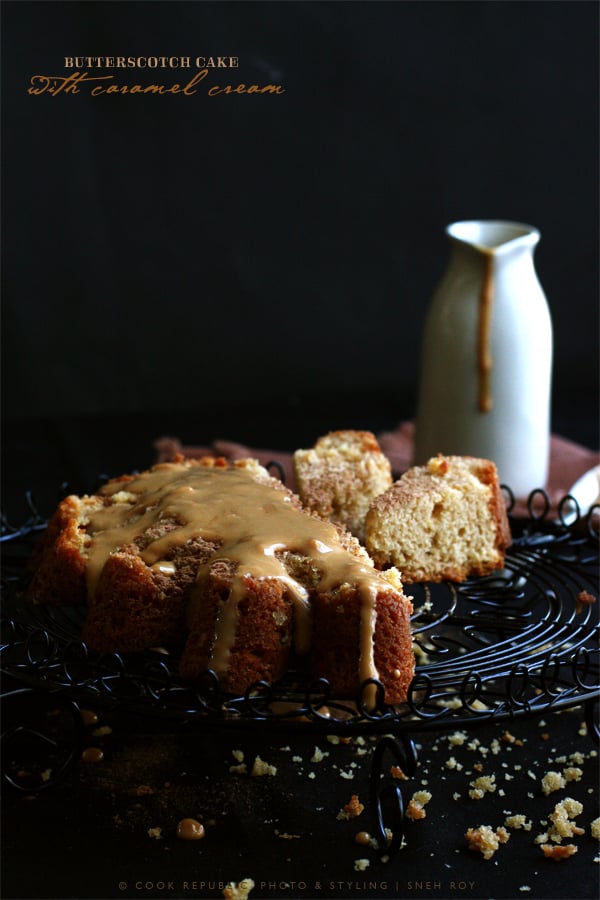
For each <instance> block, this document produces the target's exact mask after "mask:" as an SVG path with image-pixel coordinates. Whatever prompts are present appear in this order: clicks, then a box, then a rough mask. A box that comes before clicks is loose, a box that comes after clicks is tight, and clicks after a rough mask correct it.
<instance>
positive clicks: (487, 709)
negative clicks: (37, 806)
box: [0, 491, 600, 737]
mask: <svg viewBox="0 0 600 900" xmlns="http://www.w3.org/2000/svg"><path fill="white" fill-rule="evenodd" d="M512 502H513V501H512V498H511V497H510V494H509V511H510V508H511V504H512ZM28 504H29V508H30V511H31V516H30V518H29V519H28V520H27V522H25V523H24V524H23V525H22V526H20V527H11V526H9V525H8V523H6V522H5V521H3V523H2V545H3V550H4V568H3V572H4V574H3V580H2V633H1V640H0V666H1V669H2V671H3V672H4V673H5V674H8V675H10V676H11V677H13V678H16V679H17V680H18V681H19V683H22V684H24V685H27V686H30V687H36V688H43V689H46V690H48V691H51V692H53V694H55V695H56V694H60V695H62V696H65V697H68V698H70V699H72V700H74V701H76V702H78V703H83V702H85V703H87V704H95V705H96V706H98V707H105V708H119V709H125V710H132V711H134V712H136V713H142V714H147V715H152V716H158V717H161V718H162V719H164V720H166V721H171V722H173V723H178V724H185V725H190V724H203V725H205V726H211V725H213V726H221V727H237V728H254V729H258V728H262V727H267V728H269V729H277V728H284V729H290V728H291V729H294V728H302V729H307V728H312V729H314V730H315V731H317V732H319V731H320V732H324V733H325V732H326V733H336V732H337V733H345V734H352V733H363V732H365V731H372V732H374V733H388V732H389V733H392V734H398V735H399V734H402V733H406V734H410V733H414V732H420V731H428V730H433V729H447V728H455V727H464V726H466V725H473V724H477V723H482V722H487V721H490V720H498V719H509V718H512V717H514V716H516V715H522V714H541V713H546V712H548V711H552V710H558V709H562V708H565V707H568V706H574V705H578V704H585V705H586V709H587V710H588V717H589V720H590V722H589V724H590V725H591V727H592V730H593V733H594V734H595V736H596V737H597V735H598V727H597V724H595V721H594V707H595V705H597V702H598V697H599V696H600V678H599V671H600V665H599V652H600V651H599V647H598V632H599V623H598V606H599V604H597V603H596V602H594V601H595V600H596V597H597V594H598V543H599V536H598V530H597V526H598V508H597V507H596V508H593V509H592V510H591V511H590V512H589V513H588V514H587V515H586V516H582V515H581V514H580V511H579V508H578V507H577V504H576V502H575V501H574V500H573V499H572V498H570V497H567V498H565V500H563V502H562V503H561V505H560V506H559V513H558V518H557V519H551V518H550V517H549V515H548V512H549V502H548V498H547V497H546V495H545V494H544V493H543V492H542V491H537V492H533V494H532V495H531V496H530V499H529V517H528V518H527V519H511V528H512V533H513V544H512V547H511V548H510V549H509V551H508V554H507V557H506V561H505V567H504V568H503V569H502V570H501V571H498V572H496V573H494V574H493V575H490V576H487V577H485V578H478V579H473V580H470V581H467V582H465V583H464V584H460V585H459V584H451V583H443V584H437V585H430V584H425V585H408V586H407V588H406V590H407V593H409V594H410V595H411V596H412V598H413V604H414V609H415V612H414V615H413V620H412V626H413V635H414V639H415V652H416V655H417V668H416V674H415V678H414V680H413V682H412V684H411V687H410V690H409V694H408V698H407V701H406V703H405V704H402V705H401V706H390V705H388V704H386V702H385V691H384V688H383V686H382V685H381V684H380V683H379V682H377V681H375V682H374V683H375V687H376V692H375V694H376V702H375V705H374V706H373V704H372V702H367V687H369V688H370V685H371V681H369V682H365V683H364V684H363V685H362V686H361V689H360V691H359V692H358V695H357V697H356V698H354V699H353V700H352V701H348V700H344V701H341V700H339V699H337V698H335V697H333V696H332V695H331V691H330V687H329V683H328V682H327V680H326V679H319V680H318V681H316V682H309V681H307V680H305V679H304V678H303V677H302V676H301V675H299V674H295V673H289V675H287V676H286V677H285V678H284V679H282V681H280V682H278V683H276V684H272V685H271V684H266V683H263V682H259V683H257V684H254V685H252V686H251V687H250V688H249V689H248V690H247V691H246V692H245V693H244V694H243V695H240V696H228V695H225V694H224V693H223V691H222V690H221V688H220V685H219V680H218V678H217V676H216V675H215V673H214V672H212V671H207V672H206V673H204V674H203V675H202V676H201V677H200V678H199V679H197V680H196V682H195V683H194V684H192V685H190V684H185V683H183V682H182V681H181V680H180V679H179V676H178V674H177V663H178V660H177V658H176V656H175V655H165V654H163V653H159V652H156V651H148V652H145V653H137V654H131V655H128V656H125V655H122V654H118V653H113V654H104V655H97V654H93V653H92V652H91V651H89V650H88V648H87V646H86V645H85V644H84V643H83V642H82V640H81V637H80V635H81V626H82V623H83V617H84V610H83V609H82V608H80V607H45V606H33V605H31V604H29V603H26V602H25V601H24V600H23V599H22V589H23V587H24V584H25V580H26V574H25V571H26V560H27V556H28V554H29V552H30V550H31V547H32V544H33V541H34V539H35V536H36V534H37V532H38V531H40V530H41V529H43V527H44V526H45V520H44V518H43V517H42V516H41V515H40V514H39V513H38V512H37V510H36V509H35V504H34V503H33V501H32V500H31V498H28ZM370 690H372V689H371V688H370ZM368 696H369V697H371V696H372V694H371V693H369V695H368Z"/></svg>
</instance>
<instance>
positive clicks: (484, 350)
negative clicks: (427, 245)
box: [477, 253, 494, 413]
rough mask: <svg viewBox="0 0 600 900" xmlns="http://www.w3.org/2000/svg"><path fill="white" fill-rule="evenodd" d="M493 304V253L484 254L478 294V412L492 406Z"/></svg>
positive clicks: (488, 409) (485, 411) (488, 410)
mask: <svg viewBox="0 0 600 900" xmlns="http://www.w3.org/2000/svg"><path fill="white" fill-rule="evenodd" d="M493 306H494V255H493V253H486V254H485V256H484V270H483V282H482V285H481V293H480V295H479V322H478V340H477V365H478V368H479V398H478V408H479V412H483V413H487V412H490V410H491V409H492V408H493V406H494V401H493V399H492V391H491V384H490V382H491V373H492V364H493V360H492V349H491V343H492V311H493Z"/></svg>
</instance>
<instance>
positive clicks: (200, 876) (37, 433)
mask: <svg viewBox="0 0 600 900" xmlns="http://www.w3.org/2000/svg"><path fill="white" fill-rule="evenodd" d="M399 418H402V411H400V415H399ZM295 420H296V432H295V433H294V432H293V429H292V427H291V425H290V427H289V432H288V433H287V434H286V435H285V438H282V440H281V441H280V442H279V443H276V441H275V438H276V435H277V433H278V431H277V422H275V421H273V420H272V418H271V417H270V415H268V414H267V413H266V412H265V413H264V414H262V415H261V414H260V413H256V414H255V415H254V416H253V417H252V421H251V423H249V422H248V421H247V420H245V422H244V425H243V427H242V428H240V430H239V431H238V432H233V431H232V429H231V428H229V429H228V431H227V432H226V431H225V419H223V420H219V417H218V416H215V417H214V419H213V420H212V421H207V420H206V419H203V421H202V425H201V427H200V425H199V424H198V423H197V422H195V421H193V419H191V418H190V417H185V418H183V417H180V418H178V417H173V416H172V417H137V418H131V417H129V418H128V419H127V420H123V419H121V418H119V419H118V420H117V419H116V418H115V419H111V418H104V419H102V420H98V419H86V418H85V417H83V418H77V419H75V418H73V419H69V420H61V421H60V422H52V421H38V422H25V421H24V422H20V423H14V422H13V423H6V424H5V426H4V434H3V442H4V456H3V506H4V510H5V512H6V514H7V516H8V518H9V519H11V520H12V521H14V522H15V523H17V522H18V521H19V520H20V519H22V518H23V517H24V516H26V515H27V514H28V509H29V507H28V501H27V500H26V492H27V491H31V493H32V495H33V496H34V498H35V502H36V504H38V506H39V508H40V511H41V512H42V513H43V514H45V513H47V512H49V511H50V510H51V508H52V506H53V505H54V503H55V502H56V499H57V497H58V495H59V493H60V492H61V490H62V489H61V484H62V483H63V482H68V483H69V485H70V486H72V487H73V488H74V489H76V490H80V489H86V487H89V485H90V483H91V482H93V481H94V480H95V479H96V477H97V476H99V475H102V474H109V475H113V474H119V473H120V472H123V471H129V470H132V469H135V468H142V467H144V466H146V465H148V464H149V463H151V462H152V461H153V458H154V448H153V440H154V439H155V438H156V437H159V436H161V435H164V434H175V435H177V436H179V437H181V438H182V439H183V441H184V442H187V443H204V442H207V441H210V440H211V439H212V438H214V437H226V438H231V439H239V440H241V441H242V442H245V443H249V444H251V445H254V446H274V447H280V448H281V449H293V447H294V446H302V445H308V443H309V441H312V440H314V438H315V437H316V436H317V435H318V434H319V433H322V432H323V431H324V430H327V429H328V426H327V425H325V423H324V422H321V421H320V420H319V419H318V418H315V417H313V419H311V418H310V416H309V414H308V412H307V411H306V410H304V409H298V410H297V415H296V416H295ZM229 421H231V420H229ZM395 421H396V419H395V418H390V417H387V418H386V417H385V416H380V417H374V418H373V419H372V420H370V421H365V420H364V419H362V420H361V421H350V420H349V419H348V420H346V421H345V422H344V423H343V424H345V425H347V426H348V427H370V428H373V429H375V430H378V429H380V428H389V427H393V425H394V424H395ZM279 433H280V434H281V432H279ZM567 436H568V435H567ZM573 437H574V438H575V439H577V435H576V434H575V435H573ZM19 687H20V684H19V683H15V682H13V681H12V679H10V678H6V677H5V678H4V680H3V693H4V702H3V730H4V731H6V730H7V729H8V728H10V727H12V726H14V725H15V724H17V725H18V724H19V722H24V721H27V720H28V718H29V717H30V716H42V717H47V716H48V715H49V714H50V715H51V714H52V713H53V709H52V707H53V705H56V703H57V702H58V700H57V698H56V697H54V696H53V695H51V694H50V695H49V694H48V693H45V692H43V691H42V692H40V691H38V690H34V691H29V690H27V691H24V692H19V693H16V694H15V693H11V691H13V690H14V689H18V688H19ZM99 716H100V720H99V722H98V724H97V725H96V726H86V727H85V729H84V733H83V739H84V742H85V743H86V744H90V745H94V746H98V747H100V748H101V749H102V750H103V753H104V758H103V760H102V761H101V762H99V763H96V764H94V763H86V762H84V761H83V760H81V761H79V760H78V761H77V763H76V765H75V766H74V767H73V768H72V769H70V770H69V771H68V773H67V775H66V776H65V778H64V779H63V780H62V781H60V782H59V783H57V784H56V785H54V786H52V787H50V788H48V789H47V790H45V791H41V792H39V793H36V794H32V793H28V792H27V791H15V790H13V789H12V788H10V787H9V786H7V785H6V784H3V789H2V790H3V794H2V801H3V802H2V824H3V828H2V896H3V898H5V900H10V898H21V900H26V898H81V900H83V898H111V900H112V898H117V897H123V898H132V897H142V898H157V897H176V898H184V897H185V898H187V897H202V898H204V897H217V898H219V897H222V896H223V887H224V885H225V884H226V883H228V882H232V881H233V882H239V881H240V880H241V879H243V878H251V879H252V880H253V881H254V884H255V887H254V888H253V890H252V892H251V894H250V897H251V898H252V900H253V898H277V900H278V898H306V900H309V898H311V900H312V898H319V897H330V898H337V900H342V898H344V900H345V898H348V900H350V898H356V900H358V898H363V897H364V898H395V897H398V898H399V897H403V898H404V897H413V896H418V897H430V896H435V897H441V898H455V897H463V896H467V897H471V898H496V900H501V898H520V897H532V898H536V900H546V898H547V900H550V898H573V900H584V898H586V900H587V898H592V897H594V898H595V897H597V896H598V890H599V872H600V866H599V864H598V859H599V857H600V847H599V845H598V841H597V840H595V839H594V838H593V837H592V834H591V828H590V825H591V822H592V821H593V820H594V819H596V818H597V817H598V815H599V809H598V786H599V768H598V758H597V746H596V744H595V742H594V741H593V739H592V736H591V735H590V734H589V733H587V728H586V725H585V710H584V708H583V706H577V707H575V708H572V709H568V710H566V709H565V710H563V711H561V712H551V713H548V714H544V715H543V716H542V717H539V716H537V717H535V716H531V717H530V716H521V715H519V716H515V717H514V719H512V720H511V721H509V722H506V721H502V722H496V723H494V722H488V723H487V724H480V725H476V726H475V725H474V726H473V727H472V728H469V730H468V733H467V735H466V740H465V741H464V743H462V744H458V743H455V742H454V739H452V738H451V735H452V732H447V731H442V730H440V731H431V732H423V733H418V732H415V733H414V734H412V738H413V740H414V741H415V743H416V746H417V751H418V767H417V770H416V773H415V774H414V775H413V776H412V777H411V778H410V779H409V780H408V781H402V782H399V784H400V787H401V790H402V793H403V795H404V796H405V797H406V798H409V797H410V796H411V795H412V794H413V793H414V792H415V791H420V790H425V791H429V792H430V793H431V799H430V801H429V802H428V803H427V805H426V807H425V812H426V817H425V818H423V819H420V820H415V821H409V822H408V823H407V825H406V835H405V841H406V843H405V846H404V847H403V848H402V849H401V850H399V851H398V852H397V853H396V854H395V855H394V856H393V857H392V858H391V859H389V860H385V859H382V858H381V855H380V854H379V853H377V852H375V851H374V850H372V849H371V848H369V847H365V846H361V845H359V844H357V843H356V842H355V840H354V838H355V835H356V834H357V832H359V831H367V832H370V833H372V832H373V830H374V824H375V823H374V816H375V810H374V808H373V804H372V803H370V800H369V790H368V788H369V773H370V766H371V761H372V757H373V752H374V748H375V747H376V745H377V743H378V741H379V740H380V737H379V736H375V735H371V734H366V735H364V736H361V735H359V736H354V737H352V738H351V739H350V740H349V741H348V742H342V743H340V742H338V741H337V740H334V739H331V737H328V736H327V735H326V734H321V733H319V734H315V733H313V732H312V731H311V730H310V729H309V730H307V732H306V733H302V732H298V730H295V731H293V732H292V733H291V734H286V733H281V734H280V733H276V734H275V733H272V732H269V731H268V730H266V729H259V730H246V731H239V732H238V731H234V730H233V729H227V728H223V727H221V728H210V729H209V728H207V727H205V726H193V727H187V726H181V725H179V724H177V725H172V724H169V725H167V724H166V723H165V722H163V721H155V720H154V719H150V718H146V717H144V716H132V715H127V716H123V715H121V714H120V713H119V712H118V711H116V712H115V711H112V712H106V711H100V713H99ZM98 727H100V728H101V731H100V732H97V730H96V729H97V728H98ZM242 753H243V761H244V762H245V763H246V764H247V767H248V769H250V768H251V765H252V763H253V761H254V760H255V759H256V757H260V758H261V759H262V760H264V761H265V762H266V763H268V764H269V765H270V766H273V767H274V769H276V773H275V774H265V775H263V776H260V777H259V776H254V777H253V776H251V775H249V774H240V773H235V772H231V771H230V767H232V766H236V765H238V764H239V761H240V758H241V754H242ZM569 766H575V767H576V768H578V769H580V770H581V774H580V775H578V777H577V779H576V780H572V781H569V782H568V783H567V785H566V787H564V788H563V789H561V790H558V791H555V792H553V793H550V794H545V793H544V791H543V789H542V778H543V776H544V774H545V773H546V772H547V771H549V770H554V771H560V772H563V771H564V770H565V769H566V768H568V767H569ZM489 774H495V784H496V790H495V791H493V792H490V793H486V794H485V795H484V796H483V797H482V798H481V799H472V798H470V797H469V789H470V788H469V785H470V783H471V782H472V781H473V780H474V779H475V778H477V777H479V775H489ZM352 795H357V796H358V798H359V800H360V801H361V802H362V803H363V804H364V807H365V808H364V810H363V812H362V813H361V815H360V816H359V817H358V818H351V819H349V820H345V819H343V818H339V813H340V810H341V809H342V808H343V807H344V806H345V804H347V803H348V802H349V801H350V798H351V796H352ZM565 797H571V798H573V799H575V800H578V801H579V802H581V804H582V806H583V811H582V812H581V813H580V814H579V815H578V816H577V824H578V825H579V826H581V827H582V828H584V830H585V833H584V834H582V835H577V836H575V837H574V838H572V839H571V840H569V841H565V843H569V842H572V843H574V844H575V845H576V847H577V853H576V854H575V855H574V856H572V857H570V858H568V859H564V860H561V861H556V860H552V859H546V858H545V857H544V855H543V853H542V851H541V849H540V846H539V844H537V843H536V842H535V838H536V837H537V836H538V835H539V834H540V833H542V832H544V831H545V830H546V829H547V827H548V821H549V816H550V814H551V813H552V812H553V810H554V808H555V806H556V804H557V803H558V802H560V801H562V800H564V799H565ZM518 814H523V815H524V816H525V819H526V823H531V824H530V825H529V824H528V826H527V828H520V829H516V828H510V827H508V828H507V831H508V832H509V834H510V839H509V840H508V842H507V843H506V844H502V845H500V847H499V848H498V850H497V852H496V853H495V855H494V856H493V857H492V858H491V859H489V860H486V859H484V858H483V856H482V855H481V854H480V853H475V852H473V851H472V850H469V848H468V846H467V842H466V840H465V833H466V831H467V829H469V828H475V827H477V826H480V825H490V826H492V827H493V828H497V827H499V826H502V825H504V823H505V820H506V819H507V817H509V816H510V815H518ZM185 817H192V818H196V819H198V820H201V821H202V822H203V823H204V824H205V826H206V835H205V837H204V838H203V839H202V840H199V841H182V840H179V839H178V838H177V837H176V834H175V829H176V826H177V823H178V822H179V821H180V820H181V819H182V818H185ZM152 829H160V831H159V832H153V831H152ZM152 834H155V835H156V836H154V837H153V836H152ZM357 860H368V865H367V866H366V867H365V865H364V864H363V863H357Z"/></svg>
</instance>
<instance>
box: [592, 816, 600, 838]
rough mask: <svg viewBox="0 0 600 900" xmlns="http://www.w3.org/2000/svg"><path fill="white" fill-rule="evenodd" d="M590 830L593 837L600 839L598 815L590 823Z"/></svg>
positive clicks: (599, 818)
mask: <svg viewBox="0 0 600 900" xmlns="http://www.w3.org/2000/svg"><path fill="white" fill-rule="evenodd" d="M590 832H591V834H592V837H593V838H595V839H596V840H597V841H600V816H599V817H598V818H597V819H594V821H593V822H591V823H590Z"/></svg>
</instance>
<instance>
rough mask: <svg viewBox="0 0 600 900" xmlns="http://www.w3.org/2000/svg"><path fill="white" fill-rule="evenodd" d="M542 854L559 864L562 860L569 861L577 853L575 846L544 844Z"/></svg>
mask: <svg viewBox="0 0 600 900" xmlns="http://www.w3.org/2000/svg"><path fill="white" fill-rule="evenodd" d="M541 846H542V853H543V854H544V856H545V857H546V858H547V859H554V860H556V861H557V862H558V861H559V860H561V859H567V858H568V857H569V856H574V855H575V854H576V853H577V847H576V846H575V844H563V845H562V846H559V845H558V844H542V845H541Z"/></svg>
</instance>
